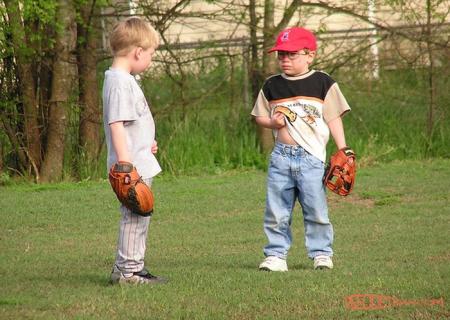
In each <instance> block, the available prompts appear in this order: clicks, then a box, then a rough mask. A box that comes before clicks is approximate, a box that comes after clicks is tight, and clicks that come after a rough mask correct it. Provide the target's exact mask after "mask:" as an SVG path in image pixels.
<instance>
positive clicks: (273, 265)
mask: <svg viewBox="0 0 450 320" xmlns="http://www.w3.org/2000/svg"><path fill="white" fill-rule="evenodd" d="M259 270H266V271H280V272H285V271H288V267H287V263H286V260H284V259H281V258H278V257H275V256H268V257H266V258H265V259H264V261H263V262H261V264H260V265H259Z"/></svg>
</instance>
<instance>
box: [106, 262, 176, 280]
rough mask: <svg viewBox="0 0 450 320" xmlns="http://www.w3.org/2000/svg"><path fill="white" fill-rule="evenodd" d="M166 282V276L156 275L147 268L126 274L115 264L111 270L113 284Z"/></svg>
mask: <svg viewBox="0 0 450 320" xmlns="http://www.w3.org/2000/svg"><path fill="white" fill-rule="evenodd" d="M166 282H167V279H166V278H163V277H158V276H154V275H152V274H151V273H150V272H148V270H147V269H145V268H144V269H142V270H141V271H139V272H133V274H132V275H130V276H125V275H124V274H123V273H122V272H121V271H120V270H119V268H117V266H114V268H113V271H112V272H111V283H113V284H116V283H118V284H129V283H130V284H162V283H166Z"/></svg>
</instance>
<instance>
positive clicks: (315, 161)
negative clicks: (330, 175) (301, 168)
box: [305, 152, 325, 169]
mask: <svg viewBox="0 0 450 320" xmlns="http://www.w3.org/2000/svg"><path fill="white" fill-rule="evenodd" d="M305 160H306V162H307V163H308V165H309V166H311V167H312V168H316V169H324V168H325V164H324V163H323V162H322V161H321V160H320V159H319V158H317V157H315V156H313V155H312V154H310V153H308V152H306V154H305Z"/></svg>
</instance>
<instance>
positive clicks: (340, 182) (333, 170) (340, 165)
mask: <svg viewBox="0 0 450 320" xmlns="http://www.w3.org/2000/svg"><path fill="white" fill-rule="evenodd" d="M355 177H356V157H355V153H354V152H353V150H352V149H350V148H349V147H345V148H342V149H340V150H338V151H337V152H336V153H335V154H333V155H332V156H331V158H330V163H329V164H328V166H327V168H326V170H325V175H324V179H323V183H324V184H325V186H326V187H327V188H328V189H330V190H331V191H333V192H334V193H337V194H338V195H341V196H347V195H349V194H350V192H351V191H352V189H353V185H354V184H355Z"/></svg>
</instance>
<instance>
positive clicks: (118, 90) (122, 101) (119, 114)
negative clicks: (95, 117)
mask: <svg viewBox="0 0 450 320" xmlns="http://www.w3.org/2000/svg"><path fill="white" fill-rule="evenodd" d="M107 97H108V102H107V105H108V112H107V113H106V121H107V123H108V124H111V123H114V122H118V121H134V120H136V119H137V118H138V117H139V116H138V114H137V112H136V107H135V106H136V103H135V101H134V99H135V98H134V96H133V94H132V92H131V90H130V89H129V88H124V87H123V86H112V87H111V88H110V92H109V94H108V95H107Z"/></svg>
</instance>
